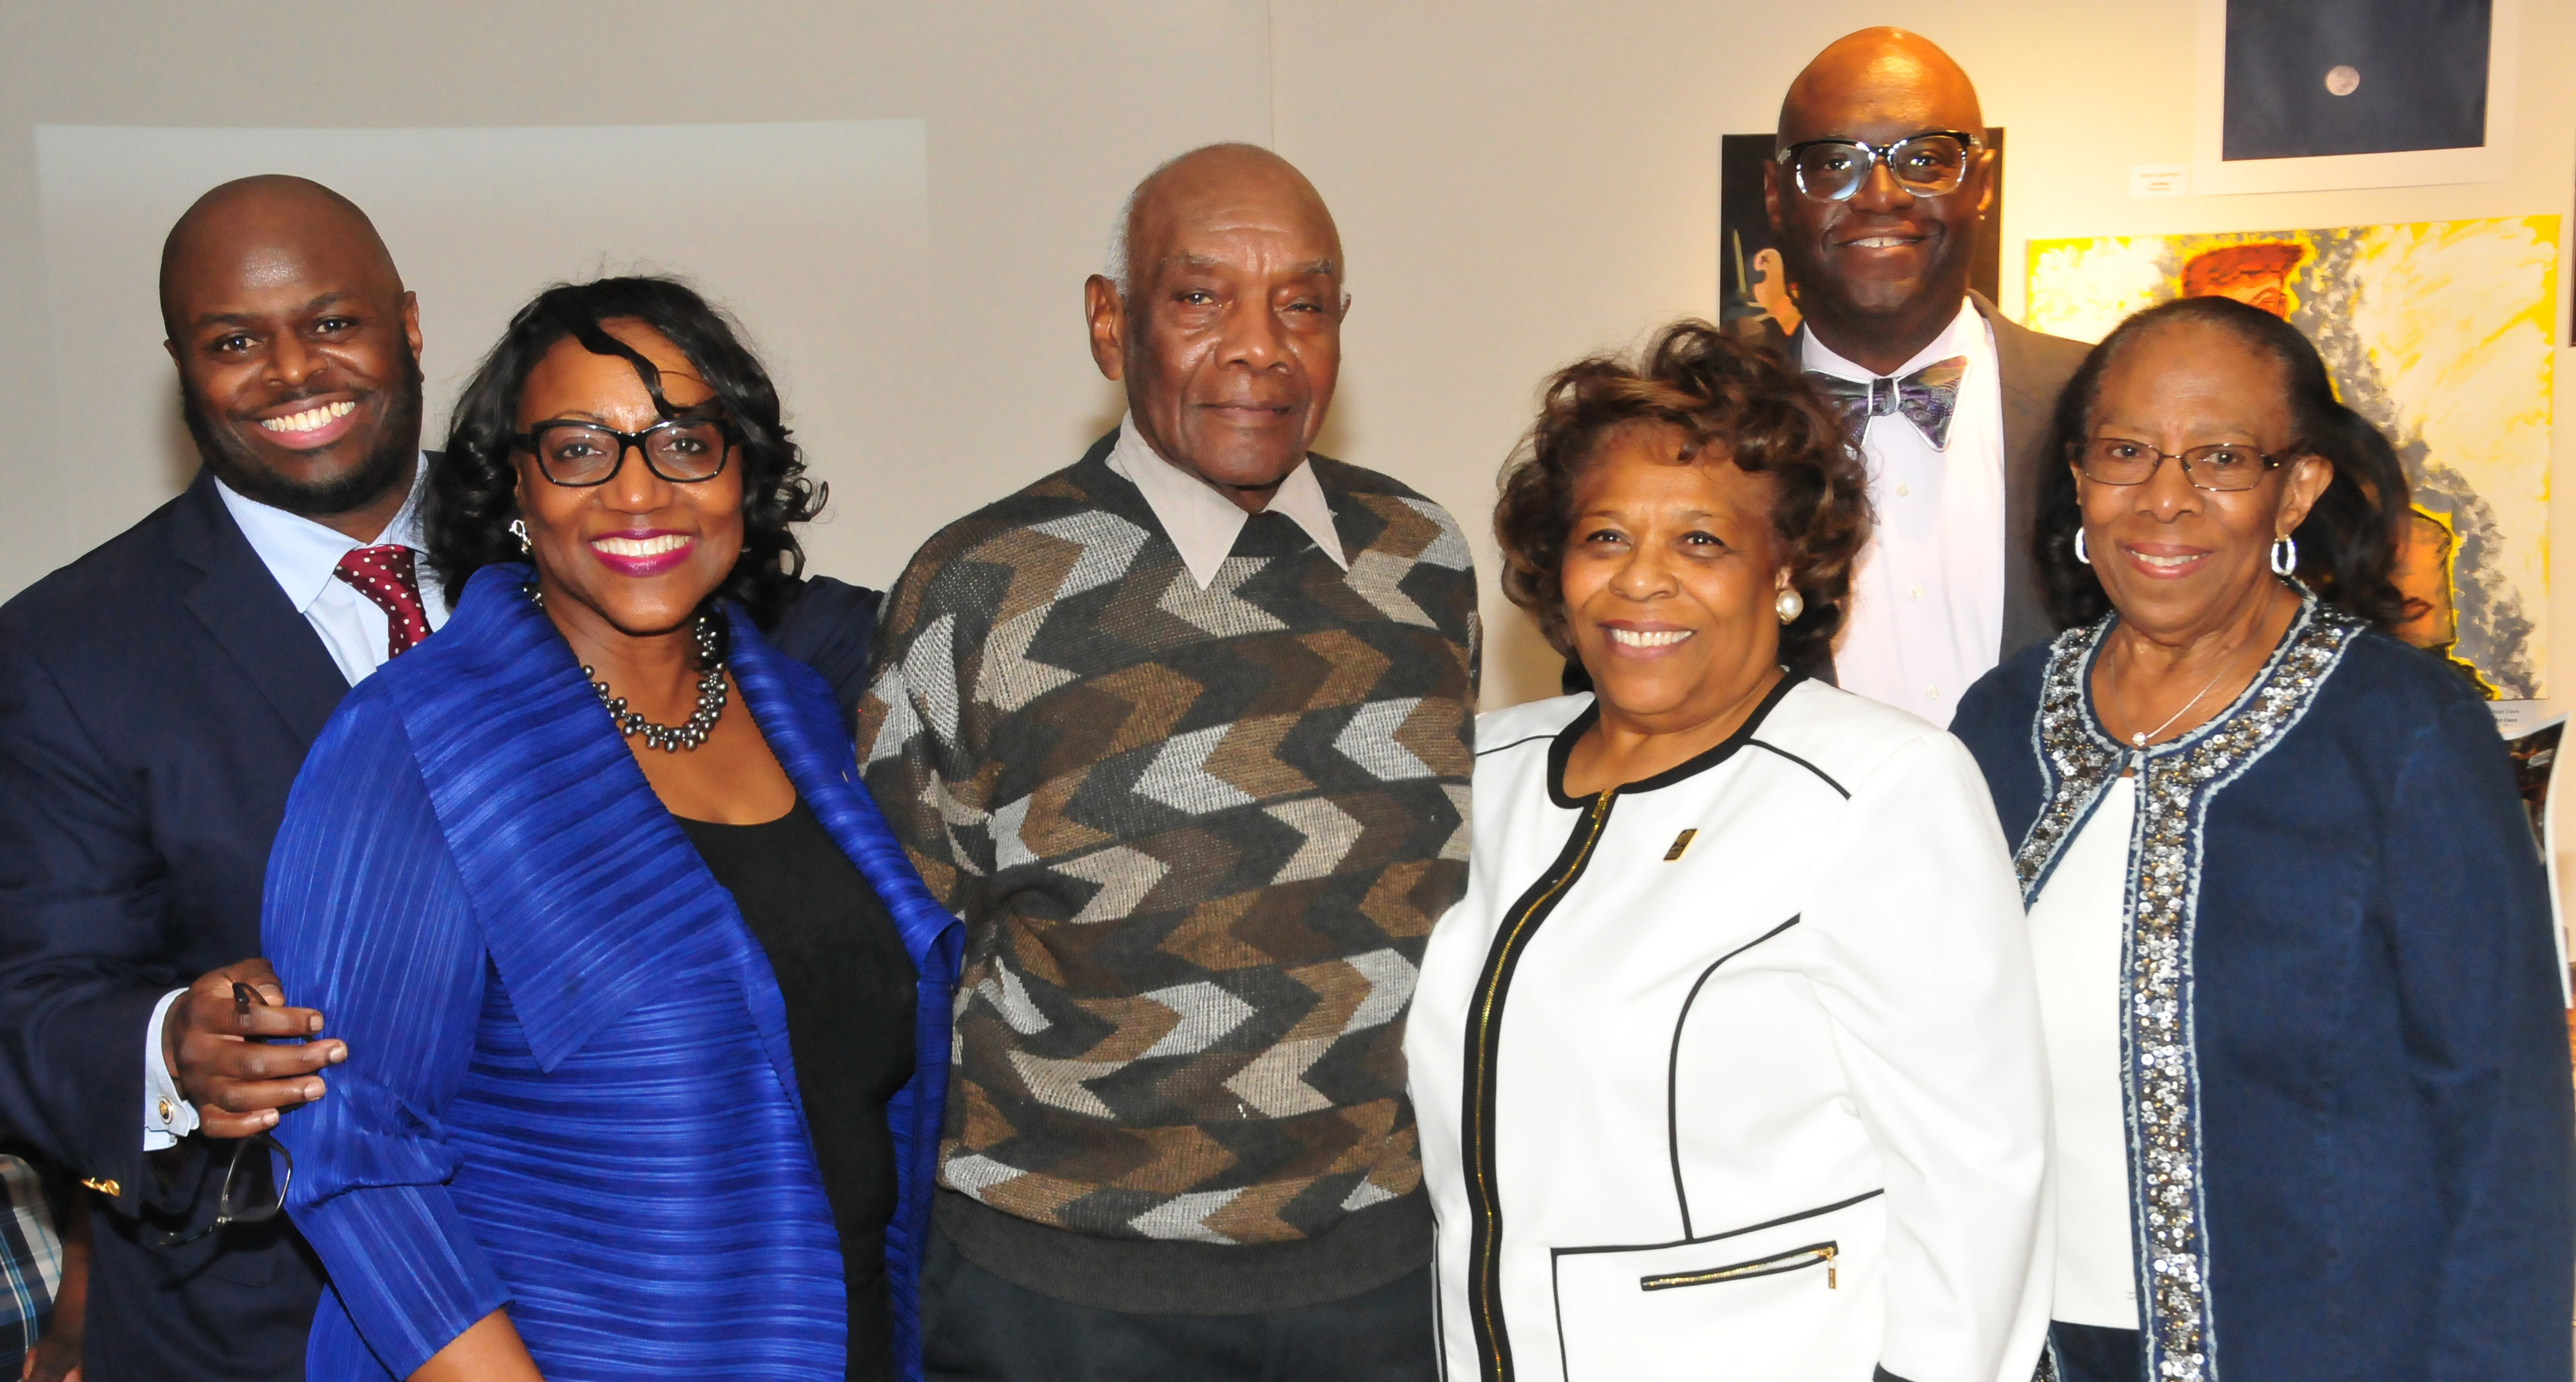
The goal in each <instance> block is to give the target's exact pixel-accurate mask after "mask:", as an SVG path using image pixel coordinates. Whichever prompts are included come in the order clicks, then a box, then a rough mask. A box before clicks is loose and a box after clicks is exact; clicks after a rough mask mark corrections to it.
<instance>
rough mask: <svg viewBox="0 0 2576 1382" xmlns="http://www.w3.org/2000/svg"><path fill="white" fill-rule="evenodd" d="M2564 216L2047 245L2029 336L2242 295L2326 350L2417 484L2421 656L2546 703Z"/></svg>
mask: <svg viewBox="0 0 2576 1382" xmlns="http://www.w3.org/2000/svg"><path fill="white" fill-rule="evenodd" d="M2557 266H2558V218H2557V217H2555V216H2519V217H2510V218H2503V219H2497V220H2484V221H2431V222H2424V223H2420V224H2415V225H2388V226H2347V227H2341V228H2337V229H2332V230H2285V231H2254V232H2241V233H2232V234H2222V235H2165V236H2132V237H2119V238H2100V239H2086V240H2033V241H2031V242H2030V277H2029V289H2030V293H2029V303H2028V309H2027V311H2026V313H2025V315H2024V321H2025V322H2026V323H2027V324H2028V325H2030V326H2031V327H2033V328H2035V329H2037V330H2040V331H2045V332H2049V333H2051V334H2052V335H2058V336H2071V337H2073V338H2075V339H2077V340H2081V341H2098V340H2100V339H2101V338H2102V337H2103V336H2105V335H2108V334H2109V333H2110V331H2111V328H2113V327H2114V326H2117V325H2119V323H2120V320H2121V319H2122V318H2124V317H2126V316H2128V315H2129V314H2130V313H2132V312H2135V311H2138V310H2139V309H2141V308H2145V307H2152V306H2154V305H2155V304H2157V303H2160V302H2165V301H2168V300H2170V299H2173V298H2177V297H2196V296H2200V295H2204V294H2214V295H2218V296H2224V297H2232V298H2236V299H2237V300H2239V301H2242V302H2246V303H2250V304H2252V305H2254V306H2256V307H2260V308H2263V309H2264V310H2265V311H2268V312H2271V313H2273V314H2274V315H2276V316H2280V317H2282V318H2284V319H2286V320H2288V321H2289V322H2290V323H2291V324H2292V325H2294V326H2296V327H2298V328H2299V329H2300V330H2302V331H2304V332H2306V333H2307V336H2308V339H2309V340H2311V341H2314V342H2316V345H2317V350H2318V352H2319V353H2320V354H2322V355H2323V356H2324V357H2325V361H2326V368H2327V369H2328V370H2329V371H2331V372H2332V373H2333V375H2334V380H2335V387H2336V390H2337V392H2338V393H2340V394H2341V395H2342V397H2343V401H2344V402H2345V403H2346V404H2348V405H2350V406H2351V407H2352V408H2353V409H2354V410H2356V411H2358V412H2359V413H2360V414H2361V415H2362V416H2363V417H2366V418H2368V419H2369V420H2370V421H2371V422H2372V423H2373V424H2375V425H2376V426H2378V428H2379V429H2380V430H2381V431H2383V432H2385V433H2387V434H2388V438H2389V440H2390V441H2391V442H2393V443H2395V444H2396V447H2397V454H2398V455H2399V456H2400V457H2401V458H2402V459H2403V460H2404V461H2405V463H2406V474H2407V478H2408V479H2409V481H2410V482H2411V483H2412V485H2413V490H2414V495H2413V498H2414V505H2415V511H2416V512H2415V521H2414V523H2413V525H2412V528H2411V530H2410V533H2409V536H2408V542H2407V547H2406V550H2405V552H2404V554H2403V556H2402V558H2401V561H2400V563H2399V576H2400V582H2399V583H2400V585H2401V587H2403V588H2404V590H2405V592H2406V595H2407V597H2408V598H2407V613H2408V616H2409V617H2408V621H2407V624H2406V626H2405V627H2404V628H2403V629H2401V630H2400V633H2401V634H2402V635H2403V636H2404V637H2405V638H2406V640H2407V641H2408V642H2410V643H2414V644H2416V645H2418V646H2420V647H2425V648H2431V649H2434V650H2436V651H2438V652H2441V653H2443V654H2444V655H2445V656H2447V657H2449V658H2450V659H2451V660H2452V661H2453V662H2454V663H2455V664H2456V665H2458V666H2459V668H2460V670H2461V672H2462V674H2463V675H2464V676H2470V677H2473V678H2474V679H2475V680H2476V681H2477V682H2478V684H2479V686H2480V687H2481V688H2482V689H2483V690H2484V691H2485V692H2486V693H2487V694H2488V695H2490V696H2503V697H2508V698H2515V699H2520V698H2527V697H2538V696H2545V695H2547V694H2548V688H2547V687H2546V686H2545V685H2544V684H2543V672H2544V669H2545V668H2546V667H2547V666H2548V645H2547V632H2548V631H2547V627H2546V615H2547V610H2548V604H2549V600H2548V594H2549V426H2550V397H2549V389H2550V365H2551V360H2552V352H2551V350H2550V332H2551V326H2552V322H2553V320H2554V317H2555V305H2556V302H2557V295H2558V288H2557Z"/></svg>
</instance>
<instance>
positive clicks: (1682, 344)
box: [1405, 322, 2050, 1382]
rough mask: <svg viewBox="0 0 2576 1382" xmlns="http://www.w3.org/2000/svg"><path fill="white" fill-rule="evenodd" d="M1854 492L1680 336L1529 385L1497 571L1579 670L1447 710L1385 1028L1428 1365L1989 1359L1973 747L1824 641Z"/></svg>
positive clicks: (2010, 919)
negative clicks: (1437, 891)
mask: <svg viewBox="0 0 2576 1382" xmlns="http://www.w3.org/2000/svg"><path fill="white" fill-rule="evenodd" d="M1868 524H1869V515H1868V509H1867V500H1866V498H1865V477H1864V474H1863V471H1862V469H1861V463H1860V460H1859V458H1858V457H1857V455H1856V454H1855V453H1854V451H1853V449H1852V447H1851V446H1850V444H1849V442H1848V440H1847V438H1846V436H1845V434H1844V433H1843V431H1842V430H1841V424H1840V423H1839V422H1838V421H1837V420H1836V418H1835V416H1834V415H1833V414H1832V413H1831V412H1830V411H1829V410H1828V408H1827V405H1825V404H1824V403H1823V402H1822V401H1821V400H1820V399H1819V398H1818V397H1816V396H1815V395H1814V394H1813V393H1812V392H1811V391H1810V389H1809V388H1808V386H1807V385H1806V384H1805V382H1804V381H1803V380H1802V379H1800V378H1799V377H1798V376H1797V375H1796V374H1794V373H1792V372H1790V371H1789V370H1788V369H1787V368H1785V367H1784V366H1783V365H1782V364H1781V363H1779V362H1778V361H1777V360H1775V359H1774V358H1773V357H1771V356H1770V355H1768V354H1765V353H1762V352H1759V351H1757V350H1755V349H1753V348H1751V347H1748V346H1745V345H1742V344H1740V343H1738V342H1735V341H1733V340H1730V339H1728V338H1726V337H1723V336H1721V335H1719V334H1718V333H1717V332H1716V331H1715V330H1714V329H1713V328H1710V327H1708V326H1706V325H1704V324H1699V323H1690V322H1685V323H1682V324H1679V325H1676V326H1674V327H1671V328H1668V329H1667V330H1666V331H1665V332H1664V333H1663V334H1662V335H1661V336H1660V337H1659V338H1658V339H1657V341H1656V342H1655V343H1654V345H1653V346H1652V347H1651V348H1650V350H1649V351H1648V353H1647V355H1646V357H1645V358H1644V359H1643V361H1642V362H1641V363H1639V364H1637V365H1634V366H1631V365H1628V364H1625V363H1622V362H1620V361H1617V360H1612V359H1606V358H1605V359H1593V360H1587V361H1585V362H1583V363H1581V364H1578V365H1575V366H1572V367H1570V368H1568V369H1566V370H1564V371H1562V372H1560V373H1559V374H1558V375H1557V376H1556V378H1555V379H1554V380H1553V381H1552V382H1551V383H1550V386H1549V388H1548V390H1547V392H1546V401H1545V405H1544V410H1543V412H1542V415H1541V416H1540V418H1539V421H1538V424H1537V425H1536V427H1535V428H1534V429H1533V430H1532V432H1531V435H1530V438H1529V440H1528V441H1527V443H1525V444H1524V446H1523V448H1522V449H1521V451H1520V453H1519V454H1518V455H1517V456H1516V457H1515V459H1514V461H1513V463H1512V465H1511V466H1510V467H1509V468H1507V470H1506V473H1505V481H1504V491H1503V497H1502V501H1501V505H1500V507H1499V508H1498V510H1497V512H1496V515H1495V530H1496V534H1497V536H1498V537H1499V538H1500V540H1501V544H1502V548H1503V552H1504V554H1505V557H1506V559H1507V562H1508V570H1507V573H1506V575H1505V578H1504V588H1505V590H1506V591H1507V592H1508V593H1509V594H1510V596H1511V597H1512V599H1513V600H1514V601H1515V602H1516V603H1518V604H1520V605H1521V606H1523V607H1524V608H1526V609H1529V610H1530V611H1532V612H1533V613H1534V614H1535V615H1536V616H1537V618H1538V621H1539V624H1540V626H1541V628H1542V629H1543V630H1544V631H1545V632H1546V634H1547V636H1548V638H1549V640H1550V641H1551V642H1552V643H1554V644H1555V645H1556V646H1557V647H1558V648H1559V649H1560V650H1563V651H1565V652H1567V653H1568V654H1570V655H1571V656H1573V657H1575V658H1577V659H1579V660H1580V662H1581V663H1582V666H1583V669H1584V671H1585V672H1586V673H1588V674H1589V676H1590V678H1591V681H1592V684H1593V686H1594V688H1595V694H1589V695H1571V696H1565V697H1560V698H1558V699H1555V700H1548V701H1540V702H1537V703H1535V704H1530V705H1523V706H1518V707H1515V708H1512V709H1509V710H1503V711H1498V712H1495V713H1493V714H1489V715H1486V716H1483V717H1481V718H1480V719H1479V720H1478V722H1477V729H1476V752H1477V759H1478V761H1477V765H1476V778H1475V789H1474V791H1475V798H1474V816H1473V819H1474V843H1473V864H1472V879H1471V881H1470V884H1469V887H1468V893H1467V897H1466V899H1465V900H1464V901H1462V902H1460V903H1459V904H1458V906H1457V907H1456V908H1455V909H1453V910H1452V911H1451V912H1450V913H1449V914H1448V915H1447V916H1446V917H1445V918H1443V919H1442V921H1441V922H1440V924H1439V926H1438V927H1437V928H1436V929H1435V931H1434V932H1433V934H1432V937H1431V941H1430V945H1429V949H1428V952H1427V953H1426V955H1425V957H1424V959H1423V966H1422V975H1421V981H1420V987H1419V990H1418V992H1417V995H1416V998H1415V1000H1414V1009H1413V1015H1412V1019H1411V1024H1410V1026H1409V1029H1408V1034H1407V1036H1406V1039H1405V1054H1406V1056H1407V1058H1408V1060H1409V1061H1410V1063H1411V1084H1412V1093H1413V1101H1414V1105H1415V1108H1416V1110H1417V1111H1418V1114H1419V1117H1420V1120H1421V1131H1422V1153H1423V1158H1422V1159H1423V1167H1424V1173H1425V1175H1426V1177H1427V1178H1428V1181H1429V1185H1430V1190H1431V1196H1432V1204H1433V1207H1434V1209H1435V1211H1436V1213H1437V1215H1438V1218H1439V1238H1438V1258H1437V1275H1438V1280H1439V1314H1438V1324H1439V1330H1440V1336H1441V1338H1440V1346H1441V1351H1442V1354H1443V1358H1444V1360H1445V1370H1446V1375H1447V1376H1448V1377H1449V1378H1451V1379H1453V1382H1463V1380H1464V1379H1468V1378H1479V1377H1481V1378H1485V1379H1493V1380H1495V1382H1500V1380H1501V1379H1551V1380H1553V1379H1560V1378H1562V1379H1566V1382H1651V1380H1652V1379H1660V1378H1675V1379H1679V1378H1693V1379H1703V1378H1724V1379H1728V1382H1770V1380H1771V1379H1780V1380H1781V1382H1791V1380H1792V1379H1794V1382H1871V1379H1873V1378H1897V1379H1904V1380H1905V1382H2024V1379H2027V1378H2029V1377H2030V1376H2031V1375H2032V1371H2033V1368H2034V1366H2035V1365H2036V1364H2037V1363H2038V1361H2039V1359H2040V1355H2041V1350H2042V1340H2043V1336H2044V1332H2045V1330H2046V1327H2047V1320H2048V1299H2047V1294H2046V1283H2047V1282H2048V1281H2049V1280H2050V1271H2049V1266H2050V1263H2049V1257H2048V1247H2049V1238H2048V1232H2047V1222H2046V1219H2047V1216H2046V1212H2045V1191H2046V1168H2047V1136H2048V1132H2047V1129H2048V1119H2047V1081H2048V1072H2047V1064H2046V1060H2045V1057H2044V1054H2043V1052H2042V1048H2041V1037H2040V1020H2039V1012H2038V1003H2037V998H2036V996H2035V992H2034V988H2033V982H2032V977H2031V962H2030V953H2029V945H2028V941H2027V939H2026V936H2025V933H2024V930H2023V921H2022V907H2021V901H2020V892H2019V889H2018V888H2017V886H2016V885H2015V883H2014V878H2013V871H2012V861H2011V856H2010V852H2009V851H2008V850H2007V848H2006V847H2005V844H2004V839H2003V834H2002V832H2001V831H2000V830H1999V829H1998V828H1997V826H1996V823H1995V813H1994V808H1993V805H1992V804H1991V802H1990V801H1989V799H1988V797H1987V794H1986V787H1985V783H1984V780H1983V778H1982V777H1981V776H1980V775H1979V773H1978V770H1977V766H1976V764H1975V763H1974V762H1973V761H1972V760H1971V759H1970V758H1969V756H1968V754H1967V752H1966V751H1965V750H1964V749H1963V748H1961V747H1960V745H1959V743H1958V741H1956V740H1954V739H1952V738H1951V737H1950V736H1949V735H1947V734H1945V733H1943V732H1941V731H1940V730H1937V729H1934V728H1933V727H1932V726H1930V725H1928V724H1925V723H1924V722H1923V721H1921V720H1919V719H1916V718H1915V717H1914V716H1912V715H1909V714H1906V713H1904V712H1902V711H1898V710H1892V709H1889V708H1888V707H1886V706H1882V705H1878V704H1876V703H1873V702H1870V701H1866V700H1863V699H1861V698H1859V697H1857V696H1853V695H1850V694H1847V693H1845V692H1842V691H1838V690H1836V689H1834V688H1833V687H1831V686H1828V685H1826V684H1824V683H1823V682H1821V681H1816V680H1811V679H1809V678H1807V677H1805V676H1802V675H1801V674H1799V673H1798V672H1795V671H1791V670H1788V668H1787V667H1784V666H1783V663H1788V664H1790V665H1793V666H1794V665H1797V664H1799V663H1801V662H1804V661H1809V660H1821V659H1822V658H1823V657H1824V656H1825V655H1826V654H1827V650H1828V648H1829V646H1830V643H1831V640H1832V637H1833V634H1834V630H1835V629H1836V627H1837V626H1838V625H1839V624H1840V622H1841V613H1840V608H1839V606H1840V604H1841V602H1842V601H1843V600H1844V599H1845V598H1846V594H1847V592H1848V589H1849V578H1850V571H1851V566H1852V562H1853V559H1854V557H1855V555H1856V553H1857V552H1858V551H1859V549H1860V546H1861V543H1862V541H1863V540H1864V538H1865V537H1866V535H1867V532H1868Z"/></svg>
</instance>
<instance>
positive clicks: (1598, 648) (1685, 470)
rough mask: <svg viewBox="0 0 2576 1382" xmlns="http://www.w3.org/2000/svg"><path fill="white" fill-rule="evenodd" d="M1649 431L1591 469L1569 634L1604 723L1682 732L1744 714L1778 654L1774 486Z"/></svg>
mask: <svg viewBox="0 0 2576 1382" xmlns="http://www.w3.org/2000/svg"><path fill="white" fill-rule="evenodd" d="M1680 449H1681V437H1680V436H1679V434H1677V433H1675V432H1674V431H1673V430H1672V429H1670V428H1666V427H1659V426H1637V427H1630V428H1626V429H1623V430H1621V431H1619V432H1616V433H1614V434H1612V435H1611V436H1610V437H1608V438H1607V439H1605V440H1604V441H1603V442H1602V443H1601V448H1600V451H1599V452H1598V454H1596V455H1595V456H1594V457H1593V458H1592V460H1591V461H1590V462H1589V463H1588V464H1587V465H1585V467H1584V468H1583V472H1582V475H1581V477H1580V479H1578V480H1577V482H1576V484H1575V490H1574V522H1573V526H1572V527H1571V528H1570V529H1568V531H1567V533H1566V542H1565V567H1564V573H1563V576H1562V588H1563V590H1564V592H1565V616H1566V629H1567V632H1568V633H1569V634H1570V635H1571V637H1572V639H1573V641H1574V651H1575V655H1576V656H1577V657H1578V658H1580V659H1582V662H1583V669H1584V670H1585V671H1586V672H1589V673H1590V674H1591V676H1592V685H1593V688H1594V691H1595V692H1596V693H1597V694H1598V696H1599V697H1600V701H1601V709H1602V714H1603V716H1604V717H1605V719H1606V718H1609V717H1613V716H1615V717H1617V718H1618V719H1620V720H1622V721H1624V722H1626V724H1627V725H1629V726H1632V727H1634V728H1637V729H1641V730H1644V731H1646V732H1648V733H1655V734H1672V733H1684V732H1687V731H1689V730H1691V729H1693V728H1695V727H1697V726H1699V725H1702V724H1704V723H1707V722H1708V721H1710V720H1713V719H1715V718H1716V717H1717V716H1719V715H1721V714H1724V713H1725V712H1726V711H1728V710H1729V709H1730V708H1732V707H1734V706H1736V705H1737V704H1738V703H1739V702H1740V701H1741V700H1742V699H1743V697H1744V696H1745V695H1746V694H1747V693H1748V691H1749V690H1750V689H1751V688H1753V687H1756V686H1758V685H1760V684H1761V682H1762V681H1763V679H1764V678H1765V677H1767V676H1768V675H1769V674H1770V672H1771V669H1772V667H1773V666H1774V665H1775V664H1776V663H1777V662H1778V661H1779V655H1780V618H1779V614H1778V613H1777V611H1776V609H1775V606H1774V602H1775V601H1776V600H1777V599H1778V598H1779V591H1780V582H1781V580H1782V577H1783V573H1784V571H1785V567H1784V566H1783V564H1782V562H1781V559H1780V557H1781V554H1780V551H1779V542H1778V539H1777V538H1776V537H1775V536H1774V535H1773V532H1772V527H1771V506H1772V502H1773V489H1774V487H1775V486H1774V482H1773V480H1772V478H1771V477H1770V476H1768V475H1757V474H1748V473H1746V472H1744V471H1742V470H1738V469H1736V467H1735V465H1734V464H1733V463H1732V462H1730V461H1727V460H1725V459H1723V458H1722V457H1709V456H1705V455H1703V456H1702V457H1701V458H1700V459H1699V460H1697V461H1696V462H1694V463H1692V464H1688V465H1684V464H1679V463H1677V462H1676V461H1675V460H1674V458H1675V457H1676V456H1677V455H1678V454H1679V453H1680Z"/></svg>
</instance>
